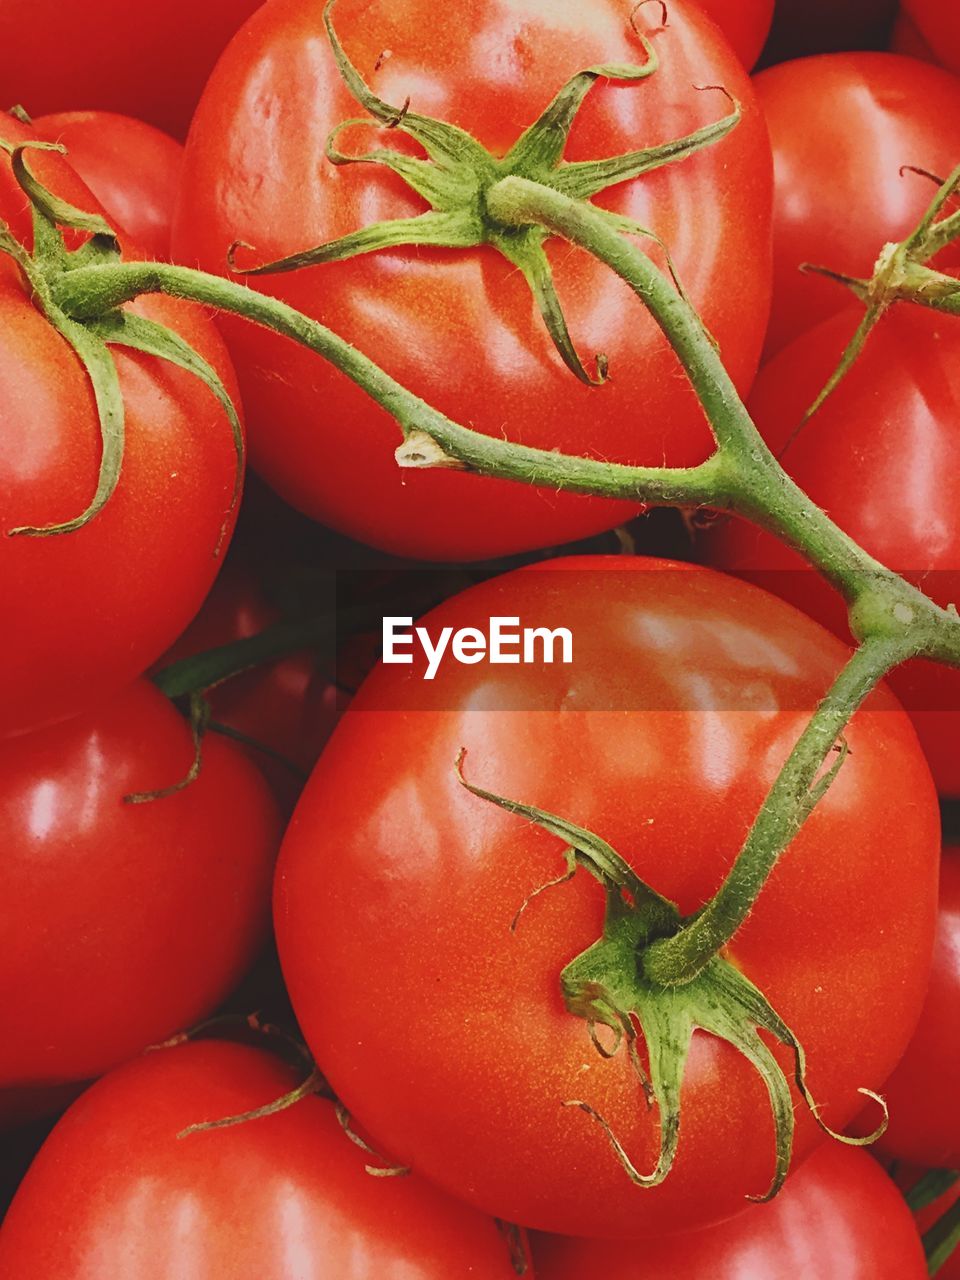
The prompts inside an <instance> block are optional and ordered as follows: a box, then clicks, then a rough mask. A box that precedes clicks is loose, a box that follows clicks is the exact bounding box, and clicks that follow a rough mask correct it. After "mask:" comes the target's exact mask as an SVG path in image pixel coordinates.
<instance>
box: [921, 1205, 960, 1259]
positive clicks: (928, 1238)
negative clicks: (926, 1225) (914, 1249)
mask: <svg viewBox="0 0 960 1280" xmlns="http://www.w3.org/2000/svg"><path fill="white" fill-rule="evenodd" d="M958 1246H960V1200H958V1201H957V1202H956V1203H955V1204H953V1205H951V1206H950V1208H949V1209H948V1210H947V1212H946V1213H945V1214H944V1215H943V1217H942V1218H938V1219H937V1221H936V1222H935V1223H934V1224H933V1226H932V1227H930V1229H929V1230H928V1231H926V1232H924V1236H923V1250H924V1253H925V1254H926V1255H927V1274H928V1275H931V1276H935V1275H936V1274H937V1272H938V1271H939V1270H940V1268H941V1267H942V1266H943V1265H944V1263H946V1262H947V1261H948V1260H949V1259H950V1258H951V1257H952V1256H953V1253H954V1251H955V1250H956V1249H957V1247H958Z"/></svg>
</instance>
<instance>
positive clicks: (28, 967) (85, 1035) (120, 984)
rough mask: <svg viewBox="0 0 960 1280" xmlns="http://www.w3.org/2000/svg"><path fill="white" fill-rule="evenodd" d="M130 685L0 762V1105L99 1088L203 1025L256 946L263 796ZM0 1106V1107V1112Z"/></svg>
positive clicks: (142, 686)
mask: <svg viewBox="0 0 960 1280" xmlns="http://www.w3.org/2000/svg"><path fill="white" fill-rule="evenodd" d="M192 757H193V746H192V742H191V737H190V732H189V729H188V727H187V725H186V723H185V721H184V720H183V718H182V717H181V716H180V715H179V714H178V712H177V711H176V710H175V709H174V708H173V707H172V706H171V705H170V703H169V702H167V700H166V699H165V698H164V697H163V696H162V695H161V694H159V693H158V692H157V691H156V690H155V689H154V688H153V687H152V686H151V685H149V684H147V683H146V682H145V681H140V682H139V683H137V684H135V685H133V686H131V687H130V689H128V690H126V691H125V692H124V693H123V694H121V695H120V696H119V697H115V698H113V699H112V700H111V701H110V702H109V703H108V704H107V705H105V706H104V707H103V708H102V709H100V710H97V711H95V712H90V713H88V714H87V715H84V716H80V717H78V718H76V719H74V720H70V721H68V722H67V723H65V724H61V725H56V726H54V727H53V728H50V729H45V730H42V731H40V732H38V733H35V734H32V735H30V736H29V737H24V738H20V739H17V740H16V741H14V742H6V743H3V744H0V780H2V781H0V843H2V847H3V851H4V855H3V873H2V886H3V892H2V896H3V899H4V901H5V902H8V903H10V904H16V909H15V910H10V911H8V912H7V913H6V921H5V924H4V929H3V934H2V939H0V999H2V1003H3V1008H4V1010H5V1016H6V1017H8V1018H9V1020H10V1021H9V1027H10V1028H11V1031H10V1034H9V1035H7V1036H4V1037H3V1042H2V1045H0V1091H2V1090H3V1089H7V1090H9V1089H14V1090H16V1089H18V1088H19V1087H21V1086H34V1085H41V1084H49V1085H55V1084H60V1083H63V1082H66V1081H71V1080H85V1079H89V1078H90V1077H92V1076H95V1075H99V1074H100V1073H102V1072H104V1071H106V1070H107V1069H108V1068H110V1067H112V1066H114V1065H115V1064H116V1063H118V1062H121V1061H123V1060H124V1059H125V1058H129V1057H130V1056H131V1055H132V1054H135V1053H137V1052H138V1051H139V1050H141V1049H142V1048H143V1047H144V1046H145V1045H148V1044H151V1043H155V1042H156V1041H159V1040H163V1039H164V1038H165V1037H167V1036H169V1035H171V1034H172V1033H173V1032H176V1031H178V1030H180V1029H182V1028H184V1027H187V1026H189V1025H190V1024H192V1023H194V1022H196V1021H197V1020H198V1019H199V1018H201V1017H203V1016H205V1015H206V1014H208V1013H210V1012H211V1011H212V1010H213V1009H214V1008H215V1007H216V1006H217V1004H218V1003H219V1002H220V1001H221V1000H222V999H223V998H224V996H226V995H227V994H228V992H229V991H230V990H231V988H232V987H233V986H234V985H235V984H236V983H237V982H238V981H239V979H240V978H241V977H242V975H243V973H244V971H245V969H246V968H247V966H248V965H249V964H250V962H251V961H252V960H253V958H254V956H255V955H256V952H257V949H258V948H259V946H260V944H261V942H262V941H263V937H264V934H265V932H266V924H267V915H268V900H269V885H270V879H271V875H272V868H273V859H274V855H275V852H276V847H277V843H278V840H279V829H278V827H279V824H278V821H277V815H276V811H275V808H274V805H273V803H272V800H271V798H270V795H269V792H268V790H267V787H266V784H265V783H264V782H263V780H262V778H260V777H259V775H258V774H257V772H256V770H255V769H254V768H253V766H252V765H250V764H249V763H248V762H247V761H246V760H245V759H244V758H243V756H242V754H241V753H240V752H238V751H237V750H236V749H235V748H234V747H233V746H232V745H231V744H228V743H225V742H222V741H218V740H216V739H214V738H210V739H209V740H208V742H207V743H206V747H205V751H204V759H203V767H202V769H201V773H200V777H199V778H198V779H197V781H196V782H194V783H193V784H192V785H191V786H189V787H187V788H186V789H184V790H183V791H180V792H178V793H177V794H175V795H172V796H168V797H166V798H164V799H162V800H156V801H154V802H152V803H149V804H139V805H131V804H127V803H124V800H123V797H124V795H126V794H129V793H131V792H135V791H145V790H147V791H149V790H155V789H157V788H161V787H165V786H167V785H169V784H171V783H174V782H176V781H177V780H178V779H180V778H182V777H183V776H184V774H185V773H186V772H187V769H188V768H189V765H190V762H191V759H192ZM2 1096H3V1095H2V1092H0V1097H2Z"/></svg>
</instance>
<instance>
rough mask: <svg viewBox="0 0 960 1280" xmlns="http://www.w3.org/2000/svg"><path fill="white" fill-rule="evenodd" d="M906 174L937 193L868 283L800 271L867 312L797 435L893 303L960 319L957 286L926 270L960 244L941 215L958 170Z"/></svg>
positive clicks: (957, 224) (951, 221)
mask: <svg viewBox="0 0 960 1280" xmlns="http://www.w3.org/2000/svg"><path fill="white" fill-rule="evenodd" d="M906 168H907V169H911V170H912V171H914V172H918V173H920V174H921V175H922V176H924V177H926V178H931V179H932V180H933V181H934V182H936V183H937V184H938V186H939V190H938V191H937V194H936V196H935V197H934V199H933V201H932V202H931V204H930V206H929V207H928V208H927V210H926V212H925V213H924V215H923V217H922V218H921V220H920V222H919V223H918V225H917V226H916V228H915V229H914V230H913V231H912V232H911V233H910V235H909V236H908V237H907V238H906V240H903V241H901V242H900V243H895V242H894V243H890V244H885V245H884V246H883V248H882V249H881V250H880V254H879V256H878V257H877V261H876V264H875V266H874V269H873V275H872V276H871V277H870V279H869V280H863V279H860V278H859V277H856V276H849V275H844V274H843V273H842V272H839V271H832V270H830V269H829V268H828V267H820V266H812V265H811V264H810V263H804V264H803V265H802V266H801V268H800V269H801V271H806V272H810V273H813V274H815V275H821V276H825V277H826V278H827V279H828V280H833V281H834V282H835V283H837V284H841V285H843V286H844V287H845V288H847V289H849V290H850V291H851V293H852V294H853V295H854V296H855V297H856V298H857V299H858V301H860V302H862V303H863V304H864V306H865V308H866V310H865V311H864V315H863V319H862V320H861V321H860V324H859V325H858V326H857V330H856V332H855V333H854V335H853V337H852V338H851V339H850V342H849V343H848V344H847V347H846V349H845V350H844V352H843V355H842V356H841V357H840V361H839V363H838V364H837V367H836V369H835V370H834V371H833V373H832V374H831V375H830V378H829V379H828V381H827V383H826V385H825V386H824V388H823V390H822V391H821V392H820V394H819V395H818V396H817V398H816V400H815V401H814V402H813V404H812V405H811V406H810V408H809V409H808V410H807V412H806V413H805V414H804V416H803V420H802V421H801V423H800V426H799V427H798V428H797V431H799V430H800V428H801V427H802V426H803V425H804V424H805V423H806V422H807V421H809V419H810V418H812V417H813V415H814V414H815V413H816V412H817V410H818V409H819V408H820V406H821V405H822V404H823V402H824V401H825V400H826V399H827V397H828V396H830V395H832V393H833V392H834V391H835V390H836V389H837V387H838V386H839V385H840V383H841V382H842V381H843V379H844V378H845V377H846V375H847V373H848V372H849V370H850V368H851V366H852V365H853V363H854V361H855V360H856V359H857V357H858V356H859V355H860V352H861V351H862V350H863V348H864V345H865V344H866V342H867V339H868V338H869V336H870V334H871V332H872V330H873V329H874V327H875V326H876V324H877V323H878V322H879V321H880V319H881V318H882V317H883V315H884V314H885V312H886V311H887V310H888V309H889V308H890V307H891V306H893V304H894V303H895V302H913V303H916V304H918V305H919V306H924V307H930V308H932V309H933V310H935V311H946V312H948V313H951V314H960V281H958V280H957V279H956V278H955V277H953V276H948V275H945V274H944V273H943V272H941V271H935V270H933V269H932V268H930V267H928V266H927V265H926V264H927V263H928V262H929V261H930V259H931V258H933V257H935V256H936V255H937V254H938V253H939V252H940V251H941V249H944V248H946V246H947V245H948V244H951V243H952V242H953V241H955V240H957V239H960V211H955V212H953V213H949V214H944V209H945V208H946V206H947V205H948V204H949V203H950V202H951V201H953V200H955V199H956V198H957V193H958V190H960V165H958V166H957V168H956V169H954V171H953V172H952V173H951V174H950V176H949V178H947V179H946V180H941V179H940V178H937V177H936V176H935V175H934V174H931V173H928V172H927V171H926V170H913V167H912V166H909V165H908V166H906ZM904 171H905V170H901V172H904ZM941 215H942V216H941ZM796 434H797V432H795V433H794V436H791V438H790V440H789V441H788V446H789V444H790V443H792V441H793V439H794V438H795V436H796Z"/></svg>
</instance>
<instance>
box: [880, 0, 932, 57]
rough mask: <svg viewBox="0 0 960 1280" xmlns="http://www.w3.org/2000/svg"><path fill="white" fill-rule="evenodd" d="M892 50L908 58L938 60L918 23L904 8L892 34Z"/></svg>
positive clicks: (898, 15) (899, 14)
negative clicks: (921, 32)
mask: <svg viewBox="0 0 960 1280" xmlns="http://www.w3.org/2000/svg"><path fill="white" fill-rule="evenodd" d="M890 52H891V53H902V54H904V55H905V56H906V57H908V58H919V59H920V61H921V62H936V61H937V57H936V55H935V53H934V52H933V50H932V49H931V48H930V46H929V45H928V44H927V42H926V40H924V38H923V36H922V35H921V34H920V30H919V28H918V27H917V24H916V23H915V22H914V21H913V19H912V18H911V17H910V15H909V14H908V13H906V12H905V11H904V10H903V9H901V10H900V11H899V13H898V14H897V20H896V22H895V23H894V24H893V32H892V34H891V36H890Z"/></svg>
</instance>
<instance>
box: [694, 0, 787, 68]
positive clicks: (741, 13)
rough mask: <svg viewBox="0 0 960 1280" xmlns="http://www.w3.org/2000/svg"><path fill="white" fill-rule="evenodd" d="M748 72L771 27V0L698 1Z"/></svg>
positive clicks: (758, 55)
mask: <svg viewBox="0 0 960 1280" xmlns="http://www.w3.org/2000/svg"><path fill="white" fill-rule="evenodd" d="M698 3H699V5H700V8H701V9H702V10H703V11H704V13H706V14H709V16H710V17H711V18H712V19H713V20H714V22H715V23H716V24H717V26H718V27H719V28H720V30H721V31H722V32H723V34H724V35H725V36H726V37H727V39H728V40H729V41H730V44H731V45H732V46H733V48H734V50H735V51H736V54H737V57H738V58H739V59H740V61H741V62H742V63H743V65H744V66H745V67H746V68H747V70H748V71H749V70H750V68H751V67H752V66H753V65H754V63H755V62H756V60H757V59H758V58H759V57H760V50H761V49H762V48H763V42H764V41H765V40H766V38H767V34H768V32H769V30H770V23H771V21H772V19H773V5H774V0H698Z"/></svg>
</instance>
